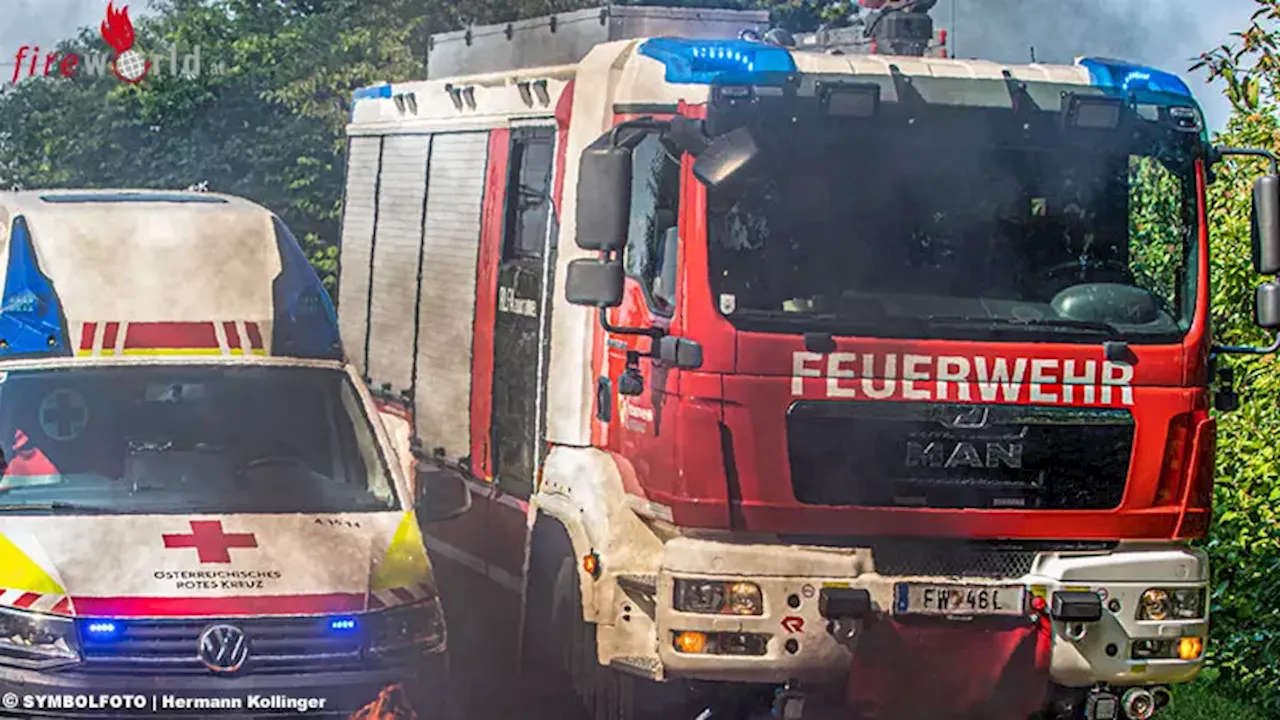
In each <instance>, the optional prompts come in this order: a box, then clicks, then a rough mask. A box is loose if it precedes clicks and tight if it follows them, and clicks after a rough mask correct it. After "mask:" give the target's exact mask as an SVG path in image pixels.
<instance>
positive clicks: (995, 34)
mask: <svg viewBox="0 0 1280 720" xmlns="http://www.w3.org/2000/svg"><path fill="white" fill-rule="evenodd" d="M1256 8H1257V5H1256V4H1255V2H1254V0H1210V1H1207V2H1206V1H1205V0H939V2H938V5H937V7H936V8H934V10H933V12H932V15H933V17H934V20H935V22H936V23H937V24H938V26H940V27H945V28H948V30H949V31H950V34H951V39H950V41H949V42H950V43H952V44H953V45H954V48H953V52H954V53H955V54H956V56H957V57H962V58H970V57H980V58H983V59H990V60H997V61H1002V62H1010V63H1025V62H1029V61H1030V59H1031V48H1033V47H1034V48H1035V57H1036V60H1037V61H1039V62H1044V63H1071V62H1072V61H1073V60H1074V59H1075V57H1077V56H1080V55H1097V56H1103V57H1114V58H1120V59H1124V60H1132V61H1135V62H1140V63H1143V64H1146V65H1151V66H1153V67H1158V68H1160V69H1162V70H1167V71H1169V72H1173V73H1177V74H1178V75H1180V76H1181V77H1182V79H1183V80H1185V81H1186V83H1187V85H1188V86H1189V87H1190V88H1191V90H1192V92H1194V93H1195V94H1196V96H1197V98H1198V99H1199V100H1200V103H1201V105H1202V106H1203V107H1204V110H1205V115H1206V116H1207V120H1208V123H1209V126H1210V127H1211V128H1214V129H1219V128H1221V127H1222V125H1223V124H1224V123H1225V122H1226V119H1227V116H1228V115H1229V114H1230V106H1229V105H1228V104H1227V102H1226V100H1225V99H1224V98H1222V97H1221V89H1220V88H1217V87H1211V86H1206V84H1205V75H1204V74H1203V73H1202V72H1197V73H1191V72H1188V71H1187V68H1188V67H1189V66H1190V65H1191V63H1192V59H1193V58H1195V57H1196V56H1198V55H1199V54H1200V53H1202V52H1204V51H1205V50H1208V49H1210V48H1213V47H1216V46H1218V45H1221V44H1223V43H1225V42H1228V41H1230V40H1231V38H1230V34H1231V33H1232V32H1234V31H1237V30H1242V29H1244V28H1245V27H1247V25H1248V23H1249V16H1250V14H1251V13H1252V12H1253V11H1254V10H1255V9H1256ZM953 18H954V22H953Z"/></svg>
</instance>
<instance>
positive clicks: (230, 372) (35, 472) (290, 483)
mask: <svg viewBox="0 0 1280 720" xmlns="http://www.w3.org/2000/svg"><path fill="white" fill-rule="evenodd" d="M0 433H2V434H0V452H3V461H4V467H3V475H2V476H0V511H4V512H24V511H40V512H56V513H67V514H74V513H77V512H84V511H91V512H103V513H121V514H147V513H159V514H166V513H184V514H185V513H300V512H301V513H340V512H368V511H380V510H393V509H396V508H397V507H399V505H398V501H397V498H396V495H395V492H394V490H393V485H392V482H391V479H390V476H389V473H388V471H387V466H386V464H385V461H384V458H383V457H382V456H381V454H380V452H379V449H378V445H377V443H376V442H375V439H374V438H375V436H374V434H373V430H372V428H371V426H370V423H369V418H368V417H367V416H366V414H365V412H364V410H363V405H362V403H361V402H360V398H359V395H357V393H356V390H355V388H354V387H353V386H352V384H351V382H350V380H349V379H348V377H347V375H346V374H345V373H343V372H340V371H338V370H329V369H322V368H321V369H317V368H295V367H289V368H282V367H257V368H245V367H237V368H229V367H210V366H190V367H174V366H167V367H157V366H143V367H139V366H132V367H109V368H92V369H89V368H83V369H82V368H77V369H74V370H65V369H62V370H19V371H10V372H8V373H0Z"/></svg>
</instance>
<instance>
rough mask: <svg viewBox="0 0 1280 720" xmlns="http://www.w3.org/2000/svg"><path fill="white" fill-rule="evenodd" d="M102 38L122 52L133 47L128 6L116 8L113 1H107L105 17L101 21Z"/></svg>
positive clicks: (131, 25)
mask: <svg viewBox="0 0 1280 720" xmlns="http://www.w3.org/2000/svg"><path fill="white" fill-rule="evenodd" d="M102 39H103V40H106V41H107V44H108V45H110V46H111V47H112V48H114V49H115V51H116V52H118V53H122V52H124V51H126V50H128V49H130V48H132V47H133V23H132V22H130V21H129V6H128V5H125V6H124V7H122V8H120V9H119V10H116V8H115V5H114V3H107V19H106V20H103V21H102Z"/></svg>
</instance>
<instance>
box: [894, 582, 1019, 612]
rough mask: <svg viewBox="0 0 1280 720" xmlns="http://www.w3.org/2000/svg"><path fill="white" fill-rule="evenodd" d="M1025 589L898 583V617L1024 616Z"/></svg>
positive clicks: (895, 590)
mask: <svg viewBox="0 0 1280 720" xmlns="http://www.w3.org/2000/svg"><path fill="white" fill-rule="evenodd" d="M1026 592H1027V589H1026V588H1025V587H1023V586H1022V585H935V584H933V583H898V584H897V585H896V586H895V587H894V603H893V605H894V608H893V609H894V613H895V614H897V615H960V616H966V617H967V616H971V615H1023V614H1025V613H1026V608H1025V602H1026Z"/></svg>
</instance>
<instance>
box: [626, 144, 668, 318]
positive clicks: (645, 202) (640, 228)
mask: <svg viewBox="0 0 1280 720" xmlns="http://www.w3.org/2000/svg"><path fill="white" fill-rule="evenodd" d="M631 163H632V164H631V168H632V170H631V173H632V174H631V228H630V230H629V231H628V233H627V247H626V250H625V251H624V252H623V266H624V267H625V268H626V271H627V274H628V275H630V276H631V277H633V278H635V280H636V281H637V282H639V283H640V287H641V288H642V289H643V290H644V294H645V299H646V300H647V301H648V304H649V309H650V310H652V311H653V312H654V313H657V314H659V315H671V313H672V312H673V311H674V309H675V287H674V285H675V278H676V273H675V270H676V268H675V259H676V253H675V249H676V246H675V243H676V237H675V230H674V228H675V227H676V220H677V218H678V217H679V212H680V154H679V152H678V151H676V150H674V149H672V148H671V147H670V146H669V145H668V144H667V143H666V142H664V141H663V140H662V138H661V137H660V136H659V135H656V134H651V135H648V136H647V137H645V139H644V140H641V141H640V144H639V145H637V146H636V148H635V149H634V150H633V151H632V154H631ZM668 230H670V231H671V232H670V233H668Z"/></svg>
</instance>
